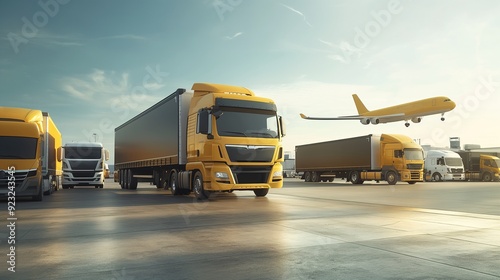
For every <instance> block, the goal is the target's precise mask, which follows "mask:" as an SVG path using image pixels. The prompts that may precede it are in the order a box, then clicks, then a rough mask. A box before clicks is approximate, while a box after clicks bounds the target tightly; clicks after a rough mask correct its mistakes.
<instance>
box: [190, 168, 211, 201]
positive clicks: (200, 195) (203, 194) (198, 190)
mask: <svg viewBox="0 0 500 280" xmlns="http://www.w3.org/2000/svg"><path fill="white" fill-rule="evenodd" d="M193 191H194V194H195V196H196V198H197V199H198V200H207V199H208V198H209V195H210V194H209V193H208V192H207V191H205V189H204V188H203V176H202V175H201V172H200V171H196V173H195V174H194V177H193Z"/></svg>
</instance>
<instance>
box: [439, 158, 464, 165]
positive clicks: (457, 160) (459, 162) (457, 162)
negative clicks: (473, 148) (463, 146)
mask: <svg viewBox="0 0 500 280" xmlns="http://www.w3.org/2000/svg"><path fill="white" fill-rule="evenodd" d="M444 160H445V162H446V165H448V166H462V165H463V164H462V159H461V158H445V159H444Z"/></svg>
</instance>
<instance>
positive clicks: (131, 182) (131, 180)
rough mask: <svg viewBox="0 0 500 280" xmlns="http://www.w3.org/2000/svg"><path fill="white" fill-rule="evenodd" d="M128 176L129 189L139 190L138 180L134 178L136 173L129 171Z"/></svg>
mask: <svg viewBox="0 0 500 280" xmlns="http://www.w3.org/2000/svg"><path fill="white" fill-rule="evenodd" d="M127 175H128V180H127V181H128V182H129V185H128V189H129V190H137V178H134V173H133V172H132V170H131V169H128V172H127Z"/></svg>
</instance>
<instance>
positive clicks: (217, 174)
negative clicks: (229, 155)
mask: <svg viewBox="0 0 500 280" xmlns="http://www.w3.org/2000/svg"><path fill="white" fill-rule="evenodd" d="M215 178H217V179H218V180H229V175H227V173H226V172H215Z"/></svg>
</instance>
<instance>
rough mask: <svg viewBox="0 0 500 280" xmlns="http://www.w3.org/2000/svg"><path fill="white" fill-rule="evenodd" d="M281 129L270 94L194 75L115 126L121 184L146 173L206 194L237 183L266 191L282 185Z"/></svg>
mask: <svg viewBox="0 0 500 280" xmlns="http://www.w3.org/2000/svg"><path fill="white" fill-rule="evenodd" d="M283 136H284V127H283V122H282V118H281V117H279V116H278V115H277V109H276V105H275V103H274V102H273V101H272V100H271V99H267V98H263V97H257V96H256V95H255V94H254V93H253V92H252V91H251V90H249V89H247V88H243V87H238V86H230V85H220V84H208V83H195V84H194V85H193V86H192V91H186V90H185V89H178V90H176V91H175V92H174V93H172V94H171V95H169V96H167V97H166V98H164V99H163V100H161V101H159V102H158V103H157V104H155V105H153V106H152V107H150V108H148V109H146V110H145V111H144V112H142V113H140V114H139V115H137V116H136V117H134V118H132V119H131V120H129V121H127V122H126V123H124V124H122V125H121V126H119V127H117V128H116V129H115V170H118V172H119V173H118V174H119V175H118V181H119V183H120V185H121V187H122V188H123V189H136V188H137V183H138V182H139V181H148V182H152V183H153V184H154V185H156V186H157V187H158V188H169V189H170V190H171V192H172V193H173V194H174V195H181V194H189V193H190V192H191V191H193V192H194V193H195V196H196V197H197V198H198V199H200V200H205V199H208V197H209V195H210V194H211V193H213V192H232V191H234V190H251V191H253V192H254V193H255V195H256V196H265V195H266V194H267V193H268V191H269V189H270V188H281V187H282V185H283V174H282V172H283V169H282V165H281V162H282V161H283V149H282V146H281V138H282V137H283Z"/></svg>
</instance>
